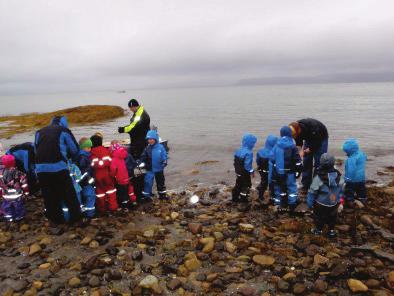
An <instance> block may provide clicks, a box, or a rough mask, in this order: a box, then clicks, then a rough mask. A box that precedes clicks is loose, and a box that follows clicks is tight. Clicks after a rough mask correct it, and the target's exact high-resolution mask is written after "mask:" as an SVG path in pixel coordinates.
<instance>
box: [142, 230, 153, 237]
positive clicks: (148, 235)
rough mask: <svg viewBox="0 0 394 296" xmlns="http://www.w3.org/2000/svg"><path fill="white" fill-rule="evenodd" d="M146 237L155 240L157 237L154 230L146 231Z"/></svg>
mask: <svg viewBox="0 0 394 296" xmlns="http://www.w3.org/2000/svg"><path fill="white" fill-rule="evenodd" d="M143 235H144V237H146V238H153V237H154V236H155V232H154V230H152V229H149V230H146V231H144V233H143Z"/></svg>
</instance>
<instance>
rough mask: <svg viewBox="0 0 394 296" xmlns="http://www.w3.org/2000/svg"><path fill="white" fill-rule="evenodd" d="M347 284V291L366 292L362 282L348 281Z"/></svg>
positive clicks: (366, 288)
mask: <svg viewBox="0 0 394 296" xmlns="http://www.w3.org/2000/svg"><path fill="white" fill-rule="evenodd" d="M347 284H348V286H349V289H350V290H351V291H352V292H353V293H356V292H367V291H368V287H367V286H366V285H364V283H363V282H362V281H359V280H356V279H349V280H348V281H347Z"/></svg>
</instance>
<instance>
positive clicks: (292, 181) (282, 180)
mask: <svg viewBox="0 0 394 296" xmlns="http://www.w3.org/2000/svg"><path fill="white" fill-rule="evenodd" d="M280 136H281V138H280V139H279V140H278V142H277V143H276V145H275V147H274V148H273V149H272V152H271V159H272V161H273V164H274V169H273V180H274V182H275V183H274V191H275V198H274V204H275V205H276V206H280V209H281V210H284V209H285V208H287V206H289V208H290V210H291V211H293V210H294V209H295V207H296V205H297V199H298V190H297V182H296V177H298V176H299V175H300V174H301V171H302V161H301V157H300V154H299V153H298V149H297V147H296V145H295V143H294V141H293V138H292V134H291V129H290V128H289V127H288V126H284V127H282V128H281V130H280Z"/></svg>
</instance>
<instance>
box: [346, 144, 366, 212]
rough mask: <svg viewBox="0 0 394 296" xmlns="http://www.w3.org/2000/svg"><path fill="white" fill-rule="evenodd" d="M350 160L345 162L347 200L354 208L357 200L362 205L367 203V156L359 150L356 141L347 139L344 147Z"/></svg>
mask: <svg viewBox="0 0 394 296" xmlns="http://www.w3.org/2000/svg"><path fill="white" fill-rule="evenodd" d="M342 149H343V151H344V152H345V153H346V155H347V156H348V158H347V159H346V161H345V184H346V186H345V199H346V202H347V203H348V204H349V205H350V206H352V204H353V202H354V199H355V198H357V199H358V200H359V201H361V202H362V203H365V202H366V201H367V192H366V188H365V164H366V161H367V156H366V154H365V153H364V152H363V151H361V150H360V149H359V145H358V142H357V140H356V139H347V140H346V141H345V143H344V144H343V147H342Z"/></svg>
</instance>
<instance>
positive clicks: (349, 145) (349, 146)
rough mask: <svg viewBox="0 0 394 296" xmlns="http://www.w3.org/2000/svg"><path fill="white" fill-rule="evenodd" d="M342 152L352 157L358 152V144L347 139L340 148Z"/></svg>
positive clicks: (353, 140) (354, 140)
mask: <svg viewBox="0 0 394 296" xmlns="http://www.w3.org/2000/svg"><path fill="white" fill-rule="evenodd" d="M342 149H343V151H344V152H345V153H346V154H347V155H348V156H350V155H353V154H355V153H357V152H358V149H359V148H358V143H357V140H356V139H347V140H346V141H345V143H343V146H342Z"/></svg>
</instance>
